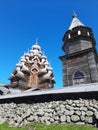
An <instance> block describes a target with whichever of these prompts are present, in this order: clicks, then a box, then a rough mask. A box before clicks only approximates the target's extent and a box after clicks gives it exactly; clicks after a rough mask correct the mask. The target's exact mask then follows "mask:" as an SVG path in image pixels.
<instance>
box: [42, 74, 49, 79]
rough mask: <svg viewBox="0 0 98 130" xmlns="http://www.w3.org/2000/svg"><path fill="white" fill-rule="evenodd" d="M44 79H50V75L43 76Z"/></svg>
mask: <svg viewBox="0 0 98 130" xmlns="http://www.w3.org/2000/svg"><path fill="white" fill-rule="evenodd" d="M43 77H44V78H45V79H51V74H49V73H47V74H45V75H44V76H43Z"/></svg>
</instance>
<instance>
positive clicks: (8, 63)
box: [0, 0, 98, 88]
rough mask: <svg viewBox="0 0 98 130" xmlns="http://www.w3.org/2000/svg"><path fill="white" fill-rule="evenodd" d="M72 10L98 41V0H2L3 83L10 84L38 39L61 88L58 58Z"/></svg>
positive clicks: (0, 48)
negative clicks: (21, 61) (23, 58)
mask: <svg viewBox="0 0 98 130" xmlns="http://www.w3.org/2000/svg"><path fill="white" fill-rule="evenodd" d="M73 10H74V11H75V12H76V13H77V16H78V18H79V19H80V20H81V21H82V22H83V23H84V24H85V25H86V26H89V27H91V28H92V29H93V33H94V36H95V38H96V41H98V0H0V82H3V83H9V80H8V78H9V77H10V74H11V72H12V71H13V69H14V68H15V65H16V64H17V63H18V61H19V59H20V57H21V56H22V55H23V54H24V52H27V50H28V48H29V49H31V46H32V45H33V44H34V43H35V39H36V38H38V39H39V45H40V46H41V48H42V51H43V52H44V53H45V55H46V56H47V57H48V61H49V62H50V64H51V66H52V67H53V72H54V75H55V80H56V84H55V87H56V88H58V87H62V63H61V61H60V59H59V58H58V57H59V56H61V55H64V53H63V51H62V50H61V47H62V45H63V42H62V37H63V35H64V33H65V31H67V29H68V28H69V25H70V23H71V20H72V14H73ZM96 48H98V45H97V46H96ZM97 50H98V49H97Z"/></svg>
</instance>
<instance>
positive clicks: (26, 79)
mask: <svg viewBox="0 0 98 130" xmlns="http://www.w3.org/2000/svg"><path fill="white" fill-rule="evenodd" d="M9 80H10V84H8V85H6V86H7V87H9V88H14V89H20V90H27V89H48V88H53V86H54V83H55V81H54V75H53V72H52V67H51V66H50V64H49V62H48V60H47V57H46V56H45V55H44V54H43V53H42V51H41V47H40V46H39V45H38V42H37V41H36V43H35V44H34V45H33V46H32V48H31V50H30V51H29V52H28V53H25V54H24V55H23V56H22V57H21V58H20V61H19V63H18V64H16V68H15V69H14V71H13V72H12V74H11V77H10V78H9Z"/></svg>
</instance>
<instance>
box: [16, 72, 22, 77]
mask: <svg viewBox="0 0 98 130" xmlns="http://www.w3.org/2000/svg"><path fill="white" fill-rule="evenodd" d="M16 76H17V77H19V78H24V74H23V72H21V71H17V74H16Z"/></svg>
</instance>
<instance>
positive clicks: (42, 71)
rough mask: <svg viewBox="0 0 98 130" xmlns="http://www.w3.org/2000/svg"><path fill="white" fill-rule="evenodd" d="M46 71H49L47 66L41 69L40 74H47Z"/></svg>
mask: <svg viewBox="0 0 98 130" xmlns="http://www.w3.org/2000/svg"><path fill="white" fill-rule="evenodd" d="M45 73H47V69H46V68H43V69H40V71H39V74H45Z"/></svg>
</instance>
